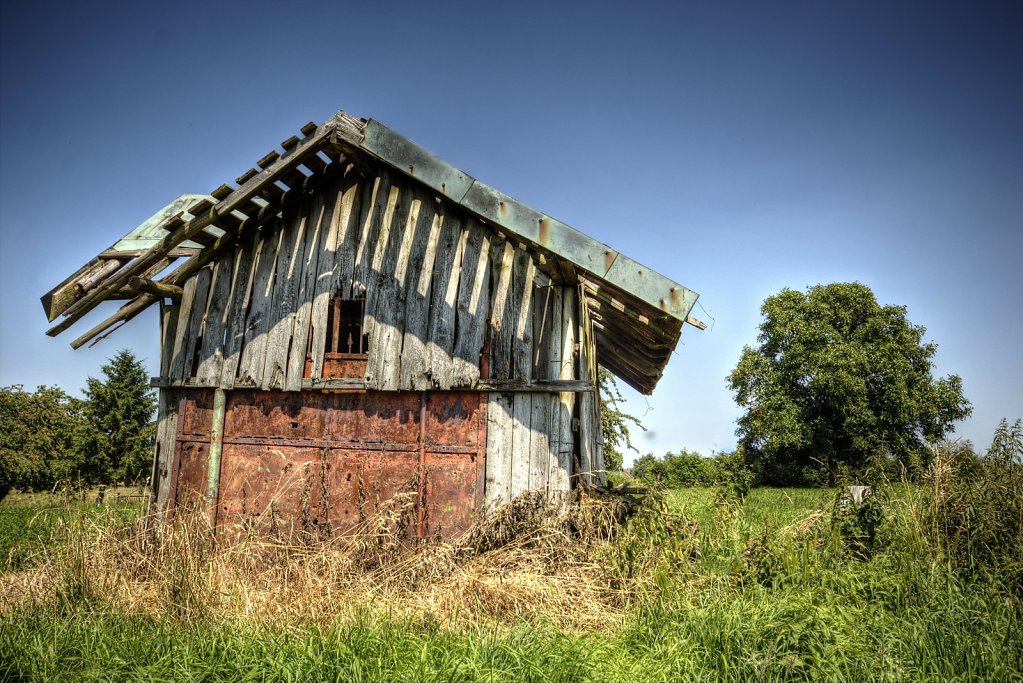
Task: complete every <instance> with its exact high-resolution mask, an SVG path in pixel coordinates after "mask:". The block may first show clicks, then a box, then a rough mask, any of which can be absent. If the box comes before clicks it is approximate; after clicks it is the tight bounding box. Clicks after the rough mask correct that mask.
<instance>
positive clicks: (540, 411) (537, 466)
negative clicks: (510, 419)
mask: <svg viewBox="0 0 1023 683" xmlns="http://www.w3.org/2000/svg"><path fill="white" fill-rule="evenodd" d="M556 398H557V396H556V395H555V394H532V401H531V404H530V409H531V411H530V412H531V416H530V421H529V488H530V490H532V491H540V492H541V493H544V494H546V493H547V483H548V480H549V477H550V471H551V434H550V428H551V424H550V419H551V409H550V406H551V403H552V402H553V401H554V400H555V399H556Z"/></svg>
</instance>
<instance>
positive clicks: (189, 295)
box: [167, 277, 195, 381]
mask: <svg viewBox="0 0 1023 683" xmlns="http://www.w3.org/2000/svg"><path fill="white" fill-rule="evenodd" d="M181 289H182V292H181V301H179V302H178V305H177V307H176V309H177V310H176V313H177V321H176V322H175V323H174V343H173V345H172V346H171V361H170V367H169V368H168V372H167V376H168V377H169V378H170V379H172V380H178V381H180V380H182V379H184V375H185V346H186V339H185V337H186V336H187V335H188V318H189V316H190V315H191V314H192V301H193V300H194V298H195V278H194V277H190V278H188V279H187V280H185V283H184V284H183V285H182V286H181Z"/></svg>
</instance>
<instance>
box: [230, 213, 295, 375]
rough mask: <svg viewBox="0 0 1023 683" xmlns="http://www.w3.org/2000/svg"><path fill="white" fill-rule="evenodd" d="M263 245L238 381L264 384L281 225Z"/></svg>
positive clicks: (246, 321)
mask: <svg viewBox="0 0 1023 683" xmlns="http://www.w3.org/2000/svg"><path fill="white" fill-rule="evenodd" d="M273 227H275V228H277V229H276V230H273V229H270V230H268V231H267V234H266V236H265V237H264V238H263V239H262V240H261V241H260V247H259V256H258V261H257V262H256V264H255V266H254V273H255V274H254V277H253V281H252V291H251V293H250V294H249V307H248V314H247V316H246V319H245V337H244V340H243V342H242V351H241V359H240V360H239V363H238V380H239V381H248V382H253V383H254V384H255V385H256V386H260V385H261V384H262V383H263V361H264V351H265V349H266V333H267V331H268V330H269V325H270V304H271V302H272V301H273V282H274V266H275V265H276V263H277V254H278V252H279V249H280V243H281V238H282V237H283V235H284V231H283V230H281V229H280V222H279V221H275V222H274V224H273Z"/></svg>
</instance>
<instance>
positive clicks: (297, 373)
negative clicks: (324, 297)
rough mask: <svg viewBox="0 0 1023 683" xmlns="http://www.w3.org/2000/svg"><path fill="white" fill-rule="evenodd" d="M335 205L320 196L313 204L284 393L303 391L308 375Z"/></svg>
mask: <svg viewBox="0 0 1023 683" xmlns="http://www.w3.org/2000/svg"><path fill="white" fill-rule="evenodd" d="M333 211H334V202H333V201H331V200H330V198H329V197H325V196H324V193H322V192H321V193H319V194H317V195H316V198H315V199H314V200H313V202H312V206H311V207H310V210H309V218H308V223H307V227H306V234H305V239H304V241H303V243H302V249H303V253H302V265H301V271H302V277H301V280H300V284H299V289H298V296H297V299H296V308H295V322H294V324H293V325H292V332H291V350H290V352H289V353H288V371H287V377H286V378H285V381H284V390H285V391H301V390H302V377H303V376H304V375H305V358H306V350H307V349H308V348H309V334H310V330H309V327H310V323H311V319H312V312H313V296H314V294H315V292H316V281H317V279H318V278H319V277H320V271H321V269H320V267H319V265H320V259H321V258H323V259H329V260H333V258H332V257H333V254H332V253H331V254H327V253H325V250H324V249H323V246H324V241H325V235H327V233H329V232H330V226H331V223H332V222H333V221H332V220H331V216H332V214H333Z"/></svg>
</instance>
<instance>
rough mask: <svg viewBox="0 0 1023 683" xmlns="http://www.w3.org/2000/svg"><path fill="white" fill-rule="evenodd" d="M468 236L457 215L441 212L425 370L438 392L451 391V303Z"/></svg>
mask: <svg viewBox="0 0 1023 683" xmlns="http://www.w3.org/2000/svg"><path fill="white" fill-rule="evenodd" d="M468 237H469V233H468V231H467V230H463V229H462V219H461V216H460V215H459V214H457V213H448V212H445V214H444V216H443V219H442V223H441V241H440V244H439V245H438V247H437V258H436V261H435V267H434V279H433V294H432V295H431V305H430V328H429V330H430V331H429V335H428V337H427V339H428V341H427V344H426V364H427V370H426V371H427V373H428V374H429V376H430V380H431V382H432V383H433V385H434V387H436V388H438V389H450V388H451V353H452V351H454V344H455V321H456V320H457V318H456V311H455V304H456V302H457V297H458V279H459V275H460V273H461V267H462V254H463V252H464V251H465V243H466V240H467V239H468Z"/></svg>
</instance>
